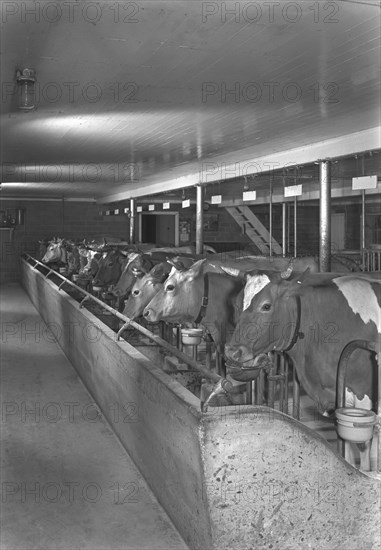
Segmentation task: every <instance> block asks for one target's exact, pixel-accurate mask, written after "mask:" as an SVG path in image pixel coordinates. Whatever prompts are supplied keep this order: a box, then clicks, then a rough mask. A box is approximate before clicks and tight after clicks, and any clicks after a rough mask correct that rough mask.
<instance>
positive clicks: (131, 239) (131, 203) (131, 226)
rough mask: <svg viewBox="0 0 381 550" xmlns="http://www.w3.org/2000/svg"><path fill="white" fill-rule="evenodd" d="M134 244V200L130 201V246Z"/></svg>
mask: <svg viewBox="0 0 381 550" xmlns="http://www.w3.org/2000/svg"><path fill="white" fill-rule="evenodd" d="M134 243H135V199H130V244H134Z"/></svg>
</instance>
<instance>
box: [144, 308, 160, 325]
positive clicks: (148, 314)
mask: <svg viewBox="0 0 381 550" xmlns="http://www.w3.org/2000/svg"><path fill="white" fill-rule="evenodd" d="M143 317H144V319H146V321H149V322H150V323H157V322H158V321H159V319H158V316H157V315H156V314H155V312H154V311H153V310H152V309H150V308H146V309H145V310H144V311H143Z"/></svg>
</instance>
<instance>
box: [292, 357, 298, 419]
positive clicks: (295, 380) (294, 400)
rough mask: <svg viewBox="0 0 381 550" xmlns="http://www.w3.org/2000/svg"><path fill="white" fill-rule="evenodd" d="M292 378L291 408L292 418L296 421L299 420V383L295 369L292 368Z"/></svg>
mask: <svg viewBox="0 0 381 550" xmlns="http://www.w3.org/2000/svg"><path fill="white" fill-rule="evenodd" d="M292 376H293V378H292V406H293V409H294V410H293V412H292V416H293V417H294V418H296V420H299V419H300V382H299V380H298V376H297V374H296V368H295V366H294V368H293V375H292Z"/></svg>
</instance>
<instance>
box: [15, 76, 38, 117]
mask: <svg viewBox="0 0 381 550" xmlns="http://www.w3.org/2000/svg"><path fill="white" fill-rule="evenodd" d="M16 81H17V84H18V85H19V105H18V107H19V109H20V110H21V111H26V112H27V111H32V110H33V109H34V108H35V82H36V71H35V70H34V69H23V70H22V71H21V70H20V69H17V71H16Z"/></svg>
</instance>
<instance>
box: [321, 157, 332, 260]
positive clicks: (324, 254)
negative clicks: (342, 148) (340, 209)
mask: <svg viewBox="0 0 381 550" xmlns="http://www.w3.org/2000/svg"><path fill="white" fill-rule="evenodd" d="M319 178H320V211H319V227H320V231H319V271H330V269H331V166H330V162H329V161H328V160H322V161H320V162H319Z"/></svg>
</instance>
